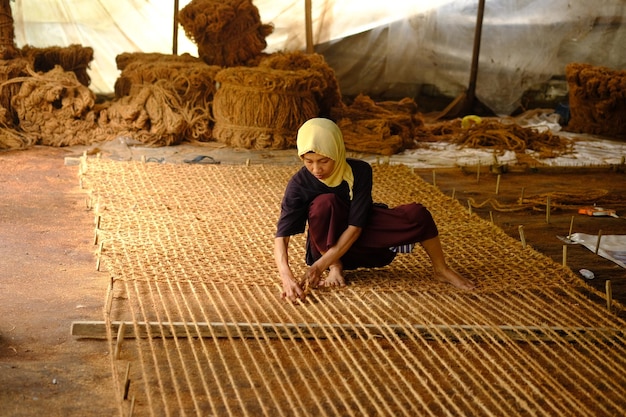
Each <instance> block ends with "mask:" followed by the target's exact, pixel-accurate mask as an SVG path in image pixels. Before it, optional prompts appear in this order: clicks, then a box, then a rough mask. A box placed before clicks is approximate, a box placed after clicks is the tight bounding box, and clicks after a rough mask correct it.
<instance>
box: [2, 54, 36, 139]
mask: <svg viewBox="0 0 626 417" xmlns="http://www.w3.org/2000/svg"><path fill="white" fill-rule="evenodd" d="M29 65H30V62H29V61H27V60H25V59H21V58H19V59H11V60H6V61H0V150H7V149H22V148H27V147H29V146H31V145H33V144H34V139H33V138H31V137H29V136H28V135H25V134H24V133H22V132H20V131H19V130H17V129H16V126H18V124H19V119H18V115H17V113H16V112H15V110H14V109H13V106H11V98H12V97H13V96H15V95H17V93H18V92H19V91H20V87H21V83H20V82H13V81H11V80H13V79H16V78H17V79H19V78H20V77H25V76H28V75H29V73H28V68H29Z"/></svg>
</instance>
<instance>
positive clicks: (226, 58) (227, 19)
mask: <svg viewBox="0 0 626 417" xmlns="http://www.w3.org/2000/svg"><path fill="white" fill-rule="evenodd" d="M178 20H179V22H180V24H181V26H182V27H183V28H184V29H185V33H186V34H187V36H188V37H189V39H191V40H193V41H194V42H195V43H196V45H197V46H198V56H199V57H200V58H202V60H203V61H204V62H206V63H207V64H209V65H218V66H224V67H234V66H238V65H248V64H249V63H250V62H256V60H258V58H259V56H260V55H261V53H262V51H263V50H264V49H265V48H266V47H267V42H266V40H265V38H266V37H267V36H269V35H270V34H271V33H272V32H273V31H274V28H273V26H272V25H264V24H262V23H261V16H260V15H259V10H258V9H257V8H256V6H254V5H253V4H252V1H251V0H192V1H191V2H190V3H189V4H188V5H187V6H185V7H184V8H183V9H182V10H181V11H180V12H179V13H178Z"/></svg>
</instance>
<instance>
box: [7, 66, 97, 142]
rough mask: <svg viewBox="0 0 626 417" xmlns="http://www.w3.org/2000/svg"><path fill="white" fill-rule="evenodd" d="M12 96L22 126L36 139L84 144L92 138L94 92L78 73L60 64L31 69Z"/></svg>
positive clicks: (22, 78) (27, 133) (15, 80)
mask: <svg viewBox="0 0 626 417" xmlns="http://www.w3.org/2000/svg"><path fill="white" fill-rule="evenodd" d="M11 81H12V82H20V83H21V86H20V89H19V91H18V92H17V94H15V95H14V96H13V98H12V100H11V105H12V108H13V110H14V111H15V112H16V113H17V115H18V118H19V128H20V130H21V131H22V132H23V133H24V134H25V135H27V136H29V137H30V138H31V140H32V141H33V143H39V144H41V145H48V146H68V145H84V144H89V143H91V142H92V139H93V136H92V132H93V131H94V129H95V128H96V122H95V117H96V113H95V112H93V111H92V109H93V107H94V104H95V95H94V94H93V92H92V91H91V90H89V88H87V87H86V86H84V85H83V84H82V83H80V82H79V81H78V79H77V78H76V75H75V74H74V73H73V72H70V71H64V70H63V68H61V67H60V66H57V67H55V68H54V69H52V70H51V71H48V72H46V73H43V74H41V73H34V72H32V71H31V74H30V76H28V77H18V78H13V79H12V80H11Z"/></svg>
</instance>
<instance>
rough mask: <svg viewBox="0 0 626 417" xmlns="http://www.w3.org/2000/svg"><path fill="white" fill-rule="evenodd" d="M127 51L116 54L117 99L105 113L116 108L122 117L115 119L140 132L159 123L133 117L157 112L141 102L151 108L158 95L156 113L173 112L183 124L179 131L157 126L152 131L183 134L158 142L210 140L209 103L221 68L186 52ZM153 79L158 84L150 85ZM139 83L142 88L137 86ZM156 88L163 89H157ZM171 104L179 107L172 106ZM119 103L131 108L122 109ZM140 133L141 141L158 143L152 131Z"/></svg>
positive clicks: (210, 120)
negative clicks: (179, 53)
mask: <svg viewBox="0 0 626 417" xmlns="http://www.w3.org/2000/svg"><path fill="white" fill-rule="evenodd" d="M129 55H130V54H125V55H124V56H118V59H117V63H118V67H122V68H120V69H121V70H122V72H121V74H120V76H119V78H118V79H117V81H116V82H115V96H116V98H117V100H116V102H115V103H114V104H113V105H112V109H109V111H108V112H109V116H111V114H112V112H116V113H117V116H120V115H122V114H124V115H125V116H124V117H116V119H117V122H118V123H121V122H124V123H126V125H127V126H126V128H125V130H131V131H132V130H133V129H134V130H137V129H140V130H142V131H144V132H145V131H150V130H154V125H158V124H162V123H163V121H160V120H155V119H153V118H150V119H149V120H148V119H145V120H144V121H145V122H146V123H144V125H143V126H142V123H137V120H138V119H139V118H140V117H141V115H142V114H150V113H151V114H152V116H153V117H156V116H158V114H159V113H158V112H155V111H151V110H150V109H147V108H146V107H145V105H146V104H148V103H151V104H150V106H151V107H152V108H154V106H155V105H156V103H155V102H154V100H159V99H162V100H163V101H162V103H161V107H162V109H161V111H160V113H161V114H164V115H165V114H169V117H172V115H173V112H176V113H178V114H179V115H181V116H183V120H184V124H185V126H184V128H182V131H177V130H178V129H172V131H171V132H167V133H166V132H160V130H159V129H157V130H156V131H155V132H153V133H156V132H160V133H166V134H167V135H171V134H181V135H184V136H181V137H179V138H177V139H176V140H174V138H168V139H164V140H163V141H162V142H163V143H162V144H171V143H175V142H179V141H180V140H182V139H186V140H197V141H209V140H211V139H212V136H211V133H212V132H211V129H212V117H211V106H212V102H213V96H214V94H215V76H216V74H217V73H218V72H219V71H220V70H221V68H220V67H218V66H215V65H207V64H206V63H205V62H204V61H202V60H200V59H199V58H194V57H192V56H191V55H187V54H185V55H181V56H176V55H164V54H156V53H154V54H133V56H129ZM157 82H158V83H159V88H152V85H153V84H155V83H157ZM142 86H146V88H141V87H142ZM160 89H162V90H165V91H160ZM133 94H139V95H142V97H140V98H138V99H134V98H133V97H130V98H125V97H126V96H129V95H131V96H132V95H133ZM147 96H151V100H146V97H147ZM173 105H177V106H179V107H178V108H175V109H172V108H171V106H173ZM123 106H126V107H128V106H130V107H131V108H126V109H124V108H122V107H123ZM132 107H135V108H132ZM133 114H134V115H135V116H136V117H135V119H134V120H133V119H132V118H129V117H130V116H131V115H133ZM148 122H149V123H148ZM119 127H121V126H119ZM163 127H165V126H163ZM161 130H162V129H161ZM142 136H143V138H144V139H143V140H142V142H146V140H147V143H149V144H152V145H157V144H159V140H158V138H156V137H155V135H154V134H150V135H142ZM150 136H152V138H150Z"/></svg>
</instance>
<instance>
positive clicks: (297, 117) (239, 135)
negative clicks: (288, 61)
mask: <svg viewBox="0 0 626 417" xmlns="http://www.w3.org/2000/svg"><path fill="white" fill-rule="evenodd" d="M215 80H216V81H217V82H219V83H220V88H219V89H218V90H217V92H216V93H215V97H214V100H213V115H214V117H215V127H214V129H213V137H214V138H215V139H216V140H217V141H219V142H222V143H225V144H227V145H230V146H233V147H235V148H247V149H288V148H292V147H294V146H295V144H296V134H297V130H298V128H299V127H300V126H301V125H302V124H303V123H304V122H306V121H307V120H308V119H310V118H313V117H317V115H318V114H319V107H318V105H317V101H316V99H315V97H316V96H319V95H321V94H322V92H323V91H325V90H326V88H327V84H326V82H325V81H324V79H322V78H320V77H319V74H318V73H317V72H315V71H307V70H297V71H283V70H276V69H270V68H266V67H233V68H226V69H224V70H222V71H220V72H219V73H218V74H217V76H216V77H215Z"/></svg>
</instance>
